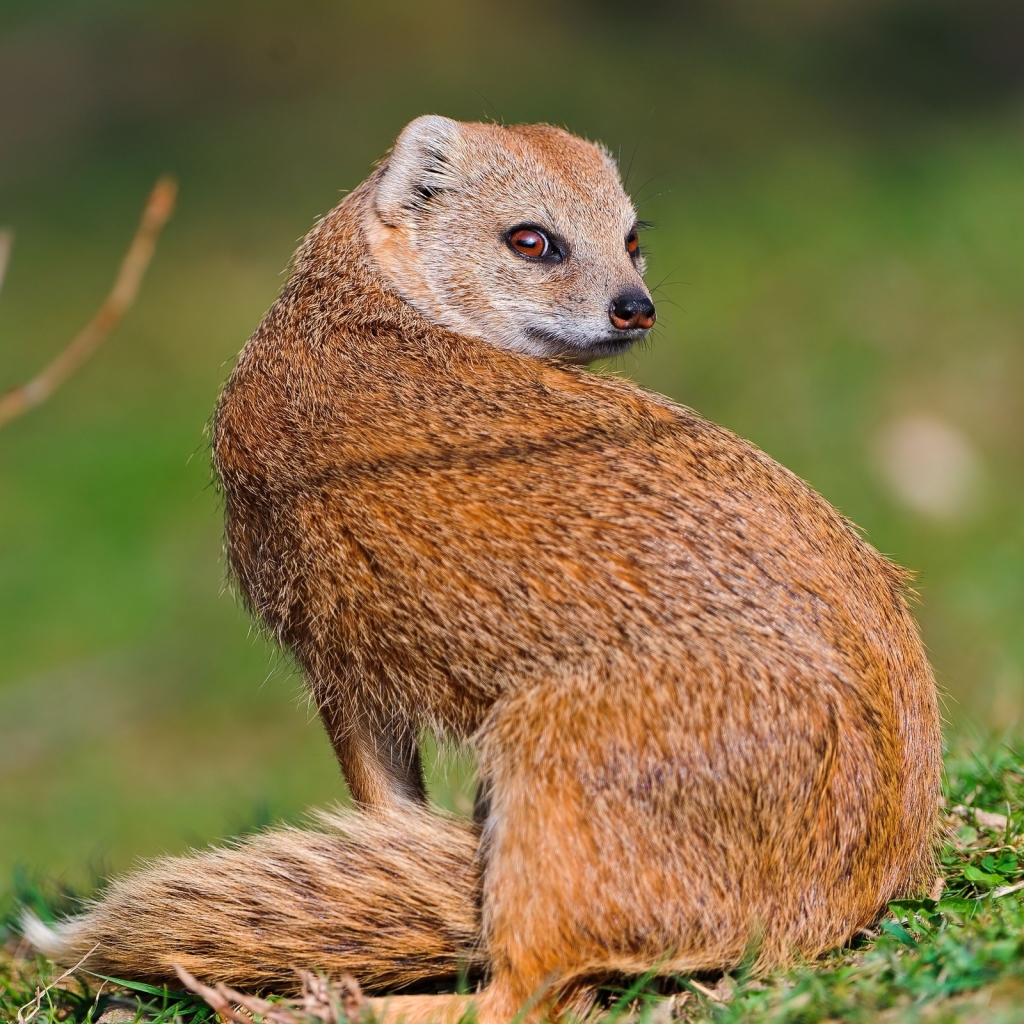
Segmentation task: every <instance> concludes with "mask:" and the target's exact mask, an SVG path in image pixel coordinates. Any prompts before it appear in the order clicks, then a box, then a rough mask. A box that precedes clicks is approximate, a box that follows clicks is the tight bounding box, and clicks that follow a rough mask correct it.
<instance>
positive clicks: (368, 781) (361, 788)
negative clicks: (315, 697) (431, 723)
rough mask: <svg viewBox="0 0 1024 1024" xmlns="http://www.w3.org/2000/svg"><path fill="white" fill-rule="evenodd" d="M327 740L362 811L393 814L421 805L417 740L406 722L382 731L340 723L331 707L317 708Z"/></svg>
mask: <svg viewBox="0 0 1024 1024" xmlns="http://www.w3.org/2000/svg"><path fill="white" fill-rule="evenodd" d="M320 713H321V715H322V716H323V721H324V726H325V728H326V729H327V735H328V736H329V737H330V740H331V746H333V747H334V754H335V757H337V759H338V764H339V765H341V770H342V772H343V773H344V775H345V781H346V782H347V783H348V788H349V792H350V793H351V794H352V799H353V800H354V801H355V802H356V803H357V804H358V805H359V806H360V807H363V808H366V809H392V810H393V809H394V808H395V807H396V805H398V804H401V803H405V802H408V801H410V800H411V801H413V802H416V803H425V802H426V799H427V791H426V786H425V785H424V782H423V764H422V761H421V759H420V747H419V740H418V737H417V735H416V733H415V731H414V730H412V729H411V728H409V727H408V726H407V725H406V723H404V722H397V721H395V722H392V723H389V724H388V725H385V726H383V727H382V726H380V725H378V724H376V723H370V722H368V721H366V720H365V719H361V720H360V721H359V722H357V723H356V724H354V725H353V724H351V723H350V722H346V723H344V724H343V723H342V722H341V720H340V716H339V715H338V714H337V713H336V712H334V710H333V708H332V707H331V706H330V705H325V706H321V709H320Z"/></svg>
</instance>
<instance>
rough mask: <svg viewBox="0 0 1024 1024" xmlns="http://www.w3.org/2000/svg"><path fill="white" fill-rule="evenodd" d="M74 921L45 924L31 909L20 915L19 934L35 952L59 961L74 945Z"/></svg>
mask: <svg viewBox="0 0 1024 1024" xmlns="http://www.w3.org/2000/svg"><path fill="white" fill-rule="evenodd" d="M75 931H76V928H75V921H74V920H71V921H62V922H60V923H59V924H53V925H50V924H46V923H44V922H43V921H40V920H39V918H38V917H36V915H35V914H33V913H32V911H31V910H26V911H24V912H23V913H22V915H21V934H22V935H23V936H24V937H25V941H26V942H28V944H29V945H30V946H31V947H32V948H33V949H34V950H35V951H36V952H37V953H42V954H43V956H45V957H48V958H49V959H50V960H56V961H58V962H60V961H61V960H63V959H65V957H66V955H67V953H68V952H70V950H71V948H72V946H73V945H74V933H75Z"/></svg>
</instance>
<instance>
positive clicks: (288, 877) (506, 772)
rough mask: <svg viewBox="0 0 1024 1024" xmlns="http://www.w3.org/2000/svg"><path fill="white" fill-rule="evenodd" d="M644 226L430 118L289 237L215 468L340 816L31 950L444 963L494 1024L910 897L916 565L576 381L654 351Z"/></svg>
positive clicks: (670, 411)
mask: <svg viewBox="0 0 1024 1024" xmlns="http://www.w3.org/2000/svg"><path fill="white" fill-rule="evenodd" d="M636 230H637V225H636V215H635V212H634V209H633V206H632V204H631V203H630V201H629V199H628V197H627V196H626V194H625V192H624V190H623V187H622V185H621V182H620V179H619V176H618V172H617V170H616V168H615V165H614V163H613V161H612V160H611V159H610V158H609V156H608V155H607V154H606V153H605V152H604V151H603V150H601V149H600V148H599V147H597V146H595V145H593V144H591V143H589V142H585V141H583V140H581V139H579V138H576V137H574V136H572V135H570V134H568V133H567V132H565V131H562V130H560V129H557V128H553V127H548V126H543V125H536V126H504V125H494V124H460V123H457V122H454V121H450V120H448V119H445V118H440V117H424V118H419V119H417V120H416V121H413V122H412V123H411V124H410V125H409V126H408V127H407V128H406V129H405V130H404V131H403V133H402V135H401V136H400V138H399V139H398V141H397V143H396V145H395V148H394V150H393V151H392V153H391V155H390V157H389V158H387V159H386V160H385V161H384V162H383V163H382V164H381V165H380V166H379V167H378V168H377V170H376V171H375V172H374V173H373V174H372V175H371V177H370V178H369V179H367V181H365V182H364V183H363V184H362V185H361V186H360V187H359V188H357V189H356V190H355V191H354V192H352V193H351V194H349V195H348V196H347V197H346V198H345V199H344V200H343V201H342V202H341V203H340V204H339V205H338V206H337V207H336V208H335V209H334V210H333V211H332V212H331V213H329V214H328V215H327V216H326V217H325V218H324V219H323V220H322V221H321V222H319V223H318V224H317V226H316V227H315V228H314V229H313V230H312V231H311V232H310V234H309V236H308V237H307V238H306V240H305V241H304V242H303V244H302V246H301V248H300V249H299V251H298V254H297V256H296V258H295V262H294V266H293V269H292V273H291V277H290V279H289V281H288V283H287V285H286V286H285V288H284V289H283V291H282V293H281V295H280V297H279V298H278V300H277V301H276V302H275V304H274V305H273V307H272V308H271V309H270V311H269V312H268V313H267V315H266V317H265V319H264V320H263V322H262V323H261V324H260V326H259V328H258V329H257V331H256V333H255V334H254V335H253V336H252V338H251V339H250V340H249V342H248V344H247V345H246V346H245V349H244V350H243V352H242V354H241V356H240V358H239V361H238V364H237V366H236V368H235V370H234V372H233V373H232V375H231V378H230V380H229V382H228V384H227V386H226V388H225V390H224V393H223V396H222V398H221V401H220V405H219V408H218V412H217V417H216V429H215V458H216V466H217V470H218V472H219V474H220V479H221V481H222V483H223V488H224V495H225V499H226V506H227V546H228V552H229V556H230V562H231V566H232V568H233V570H234V573H235V575H236V577H237V580H238V582H239V584H240V586H241V589H242V591H243V593H244V594H245V596H246V598H247V600H248V602H249V603H250V604H251V606H252V608H253V609H254V611H255V613H256V614H257V615H258V616H259V617H260V619H261V620H262V621H263V622H264V623H265V624H266V626H267V627H268V628H269V629H270V630H272V631H273V633H274V635H275V636H276V637H277V638H278V640H279V641H280V642H281V643H282V644H283V645H285V646H286V647H288V648H290V650H291V651H293V652H294V655H295V657H296V658H297V660H298V662H299V664H300V665H301V666H302V669H303V671H304V673H305V677H306V679H307V681H308V684H309V687H310V689H311V692H312V694H313V696H314V698H315V700H316V702H317V704H318V706H319V708H320V710H321V712H322V715H323V719H324V722H325V725H326V727H327V730H328V732H329V734H330V737H331V740H332V743H333V745H334V749H335V751H336V752H337V755H338V759H339V761H340V763H341V766H342V768H343V770H344V773H345V777H346V779H347V781H348V784H349V786H350V788H351V791H352V794H353V796H354V798H355V800H356V802H357V804H358V805H359V810H357V811H354V812H348V813H347V814H345V815H341V816H339V815H334V816H333V817H330V816H329V817H326V818H324V819H322V821H321V824H320V826H319V827H318V828H315V829H310V830H305V831H303V830H297V829H289V830H283V831H278V832H270V833H267V834H264V835H262V836H259V837H256V838H254V839H251V840H248V841H246V842H244V843H242V844H240V845H239V846H236V847H232V848H229V849H223V850H217V851H212V852H209V853H205V854H201V855H198V856H194V857H186V858H175V859H168V860H164V861H161V862H158V863H156V864H155V865H153V866H152V867H150V868H149V869H147V870H146V871H143V872H141V873H140V874H137V875H135V876H132V877H129V878H127V879H125V880H123V881H121V882H118V883H115V884H114V885H113V886H112V887H111V888H110V889H109V890H108V891H107V892H106V893H105V894H104V896H103V897H101V899H100V900H99V901H98V902H97V903H96V904H95V905H94V906H93V907H92V909H91V910H90V911H89V913H87V914H86V915H84V916H83V917H80V918H75V919H72V920H70V921H68V922H66V923H64V924H62V925H60V926H58V927H57V928H56V929H55V930H50V931H47V930H46V929H44V928H42V926H38V925H33V926H32V927H31V928H30V929H29V934H30V937H31V938H32V939H33V941H34V942H35V943H36V944H37V945H38V946H39V947H40V948H41V949H43V950H45V951H47V952H50V953H51V954H53V955H55V956H57V957H59V958H61V959H63V960H65V961H68V960H71V961H73V960H74V959H76V958H78V957H80V956H81V955H83V954H85V953H87V952H88V951H89V950H90V949H92V948H93V947H94V946H95V947H96V949H95V952H94V953H93V954H92V961H91V962H92V963H93V964H95V965H96V966H95V967H94V968H93V969H95V970H102V971H104V972H105V973H113V974H116V975H117V976H126V975H131V976H136V977H145V978H155V979H163V978H168V977H172V976H173V975H172V965H173V964H175V963H180V964H182V965H183V966H185V967H186V968H187V969H188V970H190V971H191V972H192V973H194V974H196V975H198V976H199V977H201V978H206V979H211V980H221V981H226V982H229V983H233V984H235V985H237V986H253V987H266V986H271V987H273V986H277V987H279V988H280V987H282V986H283V987H290V986H292V985H294V981H293V974H292V972H293V969H294V968H295V967H308V968H313V969H322V970H325V971H327V972H328V973H329V974H334V975H337V974H339V973H341V972H350V973H352V974H353V975H355V977H356V978H357V979H358V980H359V981H360V982H362V983H363V985H364V986H365V987H367V988H368V989H369V990H370V991H388V990H394V989H395V988H402V987H408V986H414V985H416V984H417V983H422V982H424V981H426V980H427V979H431V978H436V977H441V976H452V975H455V974H456V973H457V972H458V971H459V969H460V966H461V967H466V968H468V969H470V970H471V971H472V972H475V973H476V974H478V975H479V976H480V977H481V978H482V988H481V989H480V990H479V991H478V992H477V993H476V995H475V996H474V997H473V999H474V1000H475V1010H476V1013H477V1015H478V1017H479V1020H480V1021H481V1022H482V1024H498V1022H502V1021H508V1020H511V1019H512V1018H513V1017H514V1016H515V1015H516V1013H517V1012H519V1011H520V1010H521V1009H522V1008H523V1007H524V1006H525V1007H528V1008H529V1014H530V1015H532V1016H535V1017H536V1016H539V1015H541V1014H544V1013H558V1012H561V1011H563V1010H565V1009H567V1008H573V1009H577V1010H578V1009H580V1008H583V1007H585V1006H586V1005H587V1004H588V1000H590V999H591V998H592V996H593V992H594V991H595V986H596V985H597V984H598V983H599V982H600V981H601V979H602V978H606V977H608V976H610V975H613V974H621V973H639V972H645V971H655V972H661V973H672V974H678V973H683V972H690V971H709V970H711V971H713V970H719V969H729V968H730V967H732V966H734V965H736V964H737V963H738V962H740V961H741V960H742V959H743V958H744V957H753V958H754V959H755V962H756V965H757V966H758V967H762V968H763V967H767V966H770V965H772V964H777V963H780V962H784V961H786V960H787V959H788V958H790V957H792V956H794V955H803V956H809V957H813V956H815V955H817V954H819V953H821V952H822V951H824V950H827V949H829V948H830V947H834V946H836V945H838V944H841V943H843V942H844V941H846V940H847V939H849V938H850V937H851V936H852V935H853V934H854V933H855V932H857V931H858V930H859V929H861V928H863V927H865V926H866V925H868V924H870V923H871V922H872V921H873V920H875V919H876V918H877V916H878V914H879V913H880V911H881V910H882V909H883V908H884V907H885V905H886V902H887V901H888V900H890V899H892V898H894V897H897V896H900V895H903V894H906V893H908V892H910V891H912V890H914V889H916V888H918V887H920V886H921V885H922V883H924V882H926V881H927V880H928V879H929V878H930V874H929V872H930V871H931V867H932V842H933V834H934V827H935V817H936V808H937V800H938V787H939V771H940V757H939V747H940V739H939V724H938V714H937V708H936V697H935V686H934V681H933V678H932V674H931V671H930V669H929V666H928V663H927V660H926V658H925V655H924V652H923V649H922V645H921V643H920V640H919V638H918V633H917V630H916V626H915V624H914V621H913V619H912V616H911V614H910V612H909V611H908V607H907V603H906V601H905V599H904V595H903V586H904V582H905V578H904V575H903V574H902V573H901V571H900V570H898V569H897V568H895V567H894V566H893V565H892V564H891V563H890V562H888V561H887V560H886V559H884V558H883V557H882V556H880V555H879V554H878V553H877V552H876V551H875V550H874V549H872V548H871V547H870V546H869V545H868V544H867V543H866V542H865V541H864V540H862V539H861V538H860V537H859V536H858V534H857V533H856V532H855V530H854V529H853V528H852V527H851V526H850V524H849V523H847V522H846V521H845V520H844V519H843V518H842V517H841V516H840V515H839V514H838V513H837V512H836V511H835V510H833V509H832V508H831V507H830V506H829V505H828V504H827V503H826V502H825V501H824V500H823V499H822V498H820V497H819V496H818V495H817V494H815V493H814V491H812V490H811V488H809V487H808V486H807V485H806V484H804V483H803V482H802V481H801V480H799V479H798V478H797V477H795V476H794V475H793V474H792V473H790V472H788V471H787V470H785V469H783V468H782V467H781V466H779V465H778V464H777V463H775V462H774V461H772V459H770V458H769V457H768V456H766V455H765V454H763V453H762V452H761V451H759V450H758V449H757V448H755V447H754V446H753V445H751V444H749V443H748V442H746V441H743V440H741V439H740V438H738V437H736V436H735V435H733V434H731V433H730V432H728V431H727V430H724V429H722V428H721V427H718V426H715V425H714V424H712V423H709V422H708V421H707V420H705V419H702V418H701V417H700V416H699V415H697V414H696V413H695V412H693V411H691V410H689V409H687V408H684V407H681V406H679V405H676V404H674V403H672V402H670V401H668V400H667V399H665V398H662V397H660V396H657V395H654V394H651V393H650V392H647V391H645V390H643V389H641V388H639V387H637V386H636V385H634V384H632V383H629V382H627V381H625V380H621V379H618V378H616V377H612V376H609V375H602V374H595V373H591V372H590V371H587V370H585V369H583V368H581V367H580V366H579V365H576V364H580V363H586V362H589V361H590V360H591V359H593V358H595V357H597V356H603V355H608V354H612V353H616V352H621V351H623V350H625V349H626V348H628V347H629V345H631V344H632V343H634V342H635V341H636V340H637V339H638V338H641V337H643V336H644V334H645V333H646V332H647V330H648V329H649V328H650V327H651V325H652V324H653V322H654V306H653V304H652V302H651V299H650V295H649V293H648V291H647V289H646V287H645V286H644V283H643V279H642V270H643V262H642V260H643V258H642V254H641V252H640V248H639V244H638V241H637V236H636ZM425 730H432V731H434V732H436V733H437V734H439V735H442V736H446V737H452V738H455V739H458V740H466V741H469V742H470V743H471V744H472V746H473V748H474V750H475V752H476V755H477V759H478V764H479V774H480V780H481V792H480V798H479V800H478V809H477V816H476V821H475V822H474V823H469V822H462V821H459V820H456V819H452V818H449V817H445V816H442V815H441V814H439V813H437V812H433V811H431V810H430V809H429V808H428V807H427V806H426V805H425V798H424V787H423V780H422V776H421V770H420V763H419V757H418V753H417V740H418V738H419V736H420V735H421V734H422V733H423V732H424V731H425ZM467 998H468V997H455V996H424V995H421V996H416V995H406V996H402V997H398V998H396V999H394V1000H393V1001H392V1002H390V1003H389V1004H388V1006H389V1007H390V1008H391V1009H390V1010H389V1011H388V1012H389V1013H391V1014H392V1015H404V1016H405V1018H406V1019H407V1020H410V1021H415V1020H429V1019H432V1018H436V1019H454V1018H455V1017H456V1016H457V1015H458V1013H460V1012H461V1011H462V1010H464V1009H465V1008H466V999H467Z"/></svg>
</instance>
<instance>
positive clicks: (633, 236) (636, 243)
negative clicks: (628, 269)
mask: <svg viewBox="0 0 1024 1024" xmlns="http://www.w3.org/2000/svg"><path fill="white" fill-rule="evenodd" d="M639 251H640V236H639V235H638V234H637V233H636V228H633V229H632V230H631V231H630V233H629V234H628V235H626V252H628V253H629V255H630V256H635V255H636V254H637V253H638V252H639Z"/></svg>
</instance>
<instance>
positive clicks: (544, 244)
mask: <svg viewBox="0 0 1024 1024" xmlns="http://www.w3.org/2000/svg"><path fill="white" fill-rule="evenodd" d="M508 244H509V245H510V246H511V247H512V248H513V249H514V250H515V251H516V252H517V253H519V254H520V255H521V256H528V257H529V258H530V259H533V260H542V259H543V258H544V257H545V256H547V255H548V254H549V253H550V252H551V248H552V247H551V242H550V240H549V239H548V236H547V235H545V234H544V232H543V231H538V230H537V229H536V228H516V230H515V231H513V232H512V233H511V234H510V235H509V236H508Z"/></svg>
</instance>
